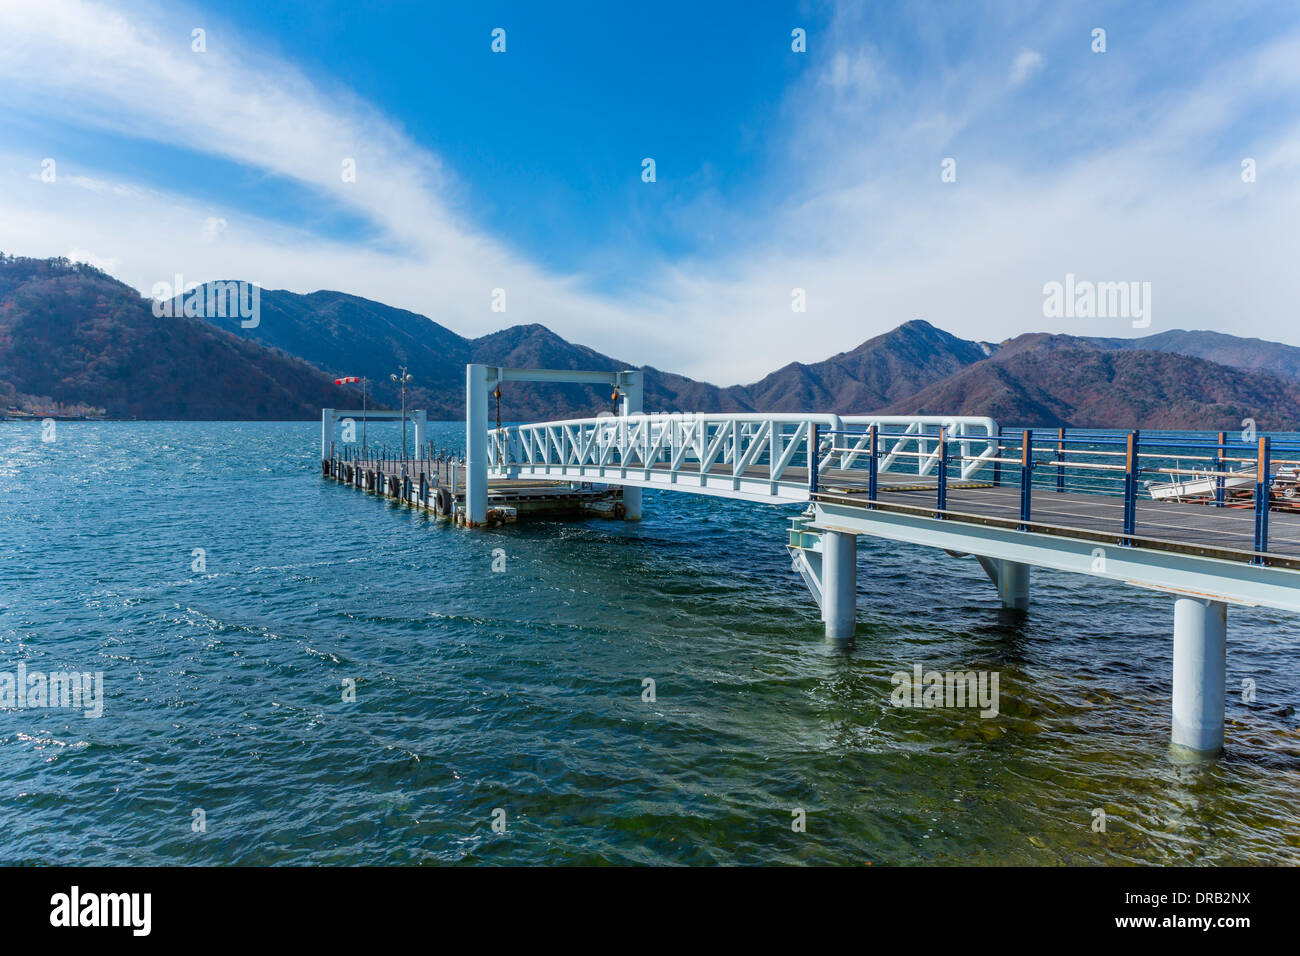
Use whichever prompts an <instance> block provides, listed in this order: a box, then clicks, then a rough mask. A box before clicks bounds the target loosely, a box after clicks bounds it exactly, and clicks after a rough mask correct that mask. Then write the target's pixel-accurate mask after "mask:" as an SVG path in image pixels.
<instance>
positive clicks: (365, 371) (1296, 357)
mask: <svg viewBox="0 0 1300 956" xmlns="http://www.w3.org/2000/svg"><path fill="white" fill-rule="evenodd" d="M177 311H178V317H177V318H157V317H155V316H154V315H153V313H152V309H151V300H148V299H144V298H141V297H140V296H139V295H138V294H137V293H135V292H134V291H133V290H132V289H130V288H129V287H127V286H125V285H123V284H122V283H120V282H117V281H116V280H114V279H112V278H110V277H109V276H107V275H105V274H104V273H102V272H100V271H99V270H96V269H93V268H91V267H89V266H84V265H77V264H74V263H70V262H68V261H66V260H60V259H52V260H36V259H14V258H4V257H0V400H3V402H4V404H5V405H14V404H18V405H22V406H27V407H36V406H40V407H41V408H42V409H45V408H48V407H50V406H51V405H53V404H56V403H57V404H58V405H59V407H60V408H63V409H70V410H73V411H74V412H75V411H76V410H78V409H100V408H102V409H104V410H105V411H106V413H107V414H108V415H110V416H112V417H131V416H139V417H174V418H314V417H316V415H317V414H319V409H320V407H321V406H331V407H335V408H341V407H348V406H356V405H358V404H360V402H359V397H360V396H359V395H358V394H357V392H356V390H355V389H347V388H339V387H336V386H334V385H333V381H332V380H333V379H334V378H335V377H340V376H343V375H364V376H366V377H367V378H368V379H369V386H370V400H371V402H372V403H374V404H376V405H378V404H383V405H387V406H389V407H393V406H396V405H397V404H398V402H399V401H400V393H399V391H398V388H397V387H396V385H395V384H394V383H393V382H392V381H391V380H390V378H389V375H390V373H392V372H395V371H396V370H397V369H398V367H399V366H402V365H405V366H406V367H407V368H408V370H409V372H410V373H411V375H412V377H413V381H412V383H411V386H410V387H409V389H408V393H407V402H408V405H409V406H410V407H413V408H424V409H426V410H427V411H428V413H429V416H430V417H431V418H434V419H444V420H454V419H458V418H462V417H463V416H464V391H465V389H464V381H465V365H466V364H467V363H469V362H481V363H484V364H488V365H503V366H510V367H522V368H559V369H593V368H594V369H625V368H634V367H636V366H635V365H633V363H630V362H628V361H625V360H623V359H619V358H614V357H611V356H608V355H603V354H601V353H599V352H597V351H595V350H593V349H590V348H587V347H585V346H582V345H577V344H574V343H572V342H568V341H566V340H565V339H564V338H562V337H561V336H559V335H556V334H555V333H554V332H552V331H551V330H549V329H547V328H546V327H545V326H541V325H516V326H511V327H509V328H506V329H502V330H500V331H498V332H493V333H491V334H489V335H484V336H481V337H479V338H467V337H465V336H461V335H458V334H457V333H455V332H453V331H452V330H450V329H448V328H446V327H445V326H443V325H440V324H438V323H437V322H435V321H433V320H432V319H429V318H426V317H425V316H422V315H419V314H417V313H415V312H410V311H408V310H405V309H397V308H393V307H392V306H387V305H384V304H382V303H379V302H373V301H371V300H369V299H363V298H361V297H360V296H354V295H348V294H346V293H342V292H331V291H320V292H313V293H311V294H309V295H300V294H297V293H292V292H286V291H282V290H261V291H260V313H259V321H258V323H257V325H255V326H254V327H252V328H248V329H245V328H242V326H241V323H240V322H239V321H238V320H237V319H233V318H232V319H219V318H211V319H205V318H201V317H195V318H185V317H182V313H180V311H179V310H177ZM641 369H642V371H643V372H644V377H645V408H646V409H647V410H649V411H702V412H709V411H723V412H744V411H790V412H797V411H810V410H817V411H834V412H839V413H867V412H876V411H885V412H892V413H897V414H916V413H933V414H968V415H989V416H992V417H994V418H996V419H997V420H998V421H1000V422H1002V423H1003V424H1004V425H1008V426H1011V427H1014V426H1018V425H1025V424H1028V425H1034V426H1041V427H1055V426H1062V425H1065V426H1071V427H1085V428H1100V427H1139V428H1207V429H1221V428H1230V429H1236V428H1239V427H1240V426H1241V422H1242V420H1243V419H1245V418H1254V419H1255V420H1256V421H1257V422H1258V423H1259V424H1260V426H1261V427H1262V428H1265V429H1274V430H1277V429H1288V430H1290V429H1300V348H1295V347H1293V346H1288V345H1282V344H1279V343H1274V342H1265V341H1262V340H1259V339H1242V338H1237V337H1236V336H1231V335H1223V334H1221V333H1216V332H1188V331H1182V330H1175V331H1170V332H1161V333H1158V334H1156V335H1151V336H1147V337H1146V338H1140V339H1118V338H1101V337H1087V336H1073V335H1059V334H1052V333H1045V332H1033V333H1027V334H1025V335H1021V336H1017V337H1016V338H1013V339H1009V340H1007V341H1005V342H1001V343H998V344H991V343H984V342H974V341H969V340H966V339H962V338H958V337H957V336H954V335H951V334H949V333H947V332H944V331H943V330H941V329H938V328H935V327H934V326H933V325H930V324H929V323H927V322H923V321H919V320H917V321H912V322H906V323H904V324H903V325H900V326H899V327H898V328H896V329H893V330H892V331H889V332H886V333H884V334H883V335H877V336H875V337H874V338H871V339H868V340H867V341H866V342H863V343H862V344H861V345H859V346H858V347H857V348H854V349H852V350H851V351H848V352H841V353H840V354H838V355H834V356H831V357H830V358H828V359H826V360H825V361H822V362H815V363H798V362H796V363H791V364H789V365H786V366H784V367H783V368H780V369H778V370H777V371H775V372H772V373H771V374H770V375H767V376H765V377H764V378H762V379H760V380H759V381H757V382H753V383H751V384H748V385H732V386H727V387H719V386H716V385H712V384H709V383H708V382H701V381H696V380H694V379H690V378H687V377H685V376H683V375H677V374H674V373H672V372H666V371H663V370H660V369H656V368H653V367H650V366H641ZM501 391H502V397H501V418H502V420H503V421H530V420H543V419H555V418H562V417H586V416H590V415H593V414H596V413H598V412H600V411H602V410H604V409H607V408H610V406H611V397H610V394H609V391H608V389H607V388H603V387H602V388H596V387H592V386H582V385H556V386H550V385H537V384H528V383H506V384H505V385H503V386H502V389H501ZM42 403H43V404H42ZM489 409H490V411H489V414H490V416H492V417H495V408H494V407H492V405H491V404H490V405H489Z"/></svg>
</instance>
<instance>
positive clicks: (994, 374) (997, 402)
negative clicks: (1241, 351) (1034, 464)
mask: <svg viewBox="0 0 1300 956" xmlns="http://www.w3.org/2000/svg"><path fill="white" fill-rule="evenodd" d="M1022 338H1024V337H1022ZM1062 338H1065V339H1067V340H1068V337H1060V336H1047V337H1046V338H1044V339H1039V340H1037V341H1031V342H1022V341H1020V340H1019V339H1015V340H1012V342H1010V343H1008V345H1007V346H1004V347H1003V348H1000V349H999V350H998V351H997V352H995V353H994V355H993V356H992V357H991V358H989V359H986V360H984V361H982V362H979V363H976V364H975V365H972V366H969V367H968V368H965V369H963V370H962V371H960V372H958V373H957V374H955V375H953V376H952V377H950V378H948V379H945V380H944V381H942V382H937V383H935V384H933V385H931V386H929V387H928V388H925V389H922V390H921V391H920V392H918V393H917V394H915V395H912V396H910V397H909V398H907V399H905V400H903V401H901V402H898V403H895V404H894V405H893V407H892V408H891V409H890V411H892V412H894V413H896V414H935V415H949V414H951V415H988V416H990V417H992V418H994V419H996V420H997V421H998V422H999V423H1000V424H1002V425H1006V426H1013V427H1014V426H1029V425H1032V426H1039V427H1041V426H1047V427H1061V426H1064V427H1070V428H1111V427H1138V428H1156V429H1211V430H1217V429H1228V430H1236V429H1239V428H1240V427H1241V423H1242V420H1243V419H1246V418H1254V419H1255V420H1256V422H1257V423H1258V425H1259V427H1260V428H1261V429H1263V430H1281V431H1295V430H1300V383H1297V382H1292V381H1288V380H1286V379H1282V378H1279V377H1277V376H1276V375H1271V374H1269V373H1266V372H1249V371H1245V370H1243V369H1236V368H1230V367H1229V366H1226V365H1221V364H1218V363H1215V362H1209V361H1206V360H1205V359H1200V358H1192V357H1190V356H1186V355H1179V354H1175V353H1172V352H1165V351H1143V350H1138V349H1106V348H1103V347H1101V346H1098V345H1096V344H1093V345H1092V346H1090V347H1084V348H1080V347H1074V346H1071V345H1070V344H1069V343H1068V341H1064V342H1063V341H1061V340H1062Z"/></svg>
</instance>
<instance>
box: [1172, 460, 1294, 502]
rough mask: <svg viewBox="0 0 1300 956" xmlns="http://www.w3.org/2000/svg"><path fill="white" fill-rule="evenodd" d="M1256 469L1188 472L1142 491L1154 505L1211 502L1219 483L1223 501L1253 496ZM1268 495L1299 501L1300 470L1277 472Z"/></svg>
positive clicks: (1287, 469) (1288, 469) (1283, 469)
mask: <svg viewBox="0 0 1300 956" xmlns="http://www.w3.org/2000/svg"><path fill="white" fill-rule="evenodd" d="M1258 473H1259V469H1258V468H1242V469H1241V470H1239V471H1227V472H1217V471H1210V470H1208V469H1207V470H1205V471H1197V470H1195V469H1193V470H1192V472H1191V475H1190V477H1181V478H1179V479H1176V480H1174V481H1148V482H1147V483H1146V489H1147V491H1149V492H1150V493H1151V497H1152V498H1154V499H1155V500H1156V501H1186V500H1188V499H1197V498H1213V497H1214V496H1215V489H1216V487H1217V485H1218V483H1219V482H1220V481H1222V482H1223V493H1224V496H1225V497H1231V496H1232V492H1234V491H1250V492H1253V491H1254V489H1255V484H1256V480H1257V479H1256V475H1257V474H1258ZM1269 491H1270V493H1271V494H1272V495H1273V496H1275V497H1280V498H1286V499H1288V500H1292V501H1294V500H1295V499H1296V498H1300V466H1297V465H1290V466H1288V467H1286V468H1282V469H1279V470H1278V472H1277V473H1276V474H1274V475H1273V476H1272V479H1271V481H1270V482H1269Z"/></svg>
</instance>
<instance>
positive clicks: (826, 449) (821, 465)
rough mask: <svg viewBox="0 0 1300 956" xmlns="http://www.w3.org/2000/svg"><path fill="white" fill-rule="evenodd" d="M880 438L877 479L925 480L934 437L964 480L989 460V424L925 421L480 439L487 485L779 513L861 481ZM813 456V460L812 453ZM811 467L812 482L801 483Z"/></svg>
mask: <svg viewBox="0 0 1300 956" xmlns="http://www.w3.org/2000/svg"><path fill="white" fill-rule="evenodd" d="M871 425H876V426H877V427H878V429H881V430H885V429H887V430H888V434H889V435H890V438H889V439H887V442H888V444H887V445H885V446H882V447H881V448H880V458H879V462H878V467H877V471H878V474H881V475H886V476H903V475H909V476H912V477H925V476H928V475H930V474H932V473H933V472H934V470H935V468H936V466H937V465H938V463H939V460H940V458H939V456H940V454H941V452H940V433H941V432H942V433H943V434H944V436H945V438H946V440H947V441H948V442H949V443H950V446H949V447H950V448H951V449H952V450H953V451H954V452H956V451H957V450H958V449H960V454H959V455H957V454H954V456H953V460H954V461H955V462H960V474H961V477H962V478H963V479H965V478H969V477H971V476H972V475H974V474H975V473H976V472H978V471H979V470H980V469H981V468H983V467H985V466H986V465H987V464H988V462H989V461H990V460H991V459H992V458H994V457H995V456H996V454H997V441H998V427H997V423H996V422H994V421H993V420H992V419H991V418H976V417H953V416H935V415H909V416H866V415H843V416H842V415H829V414H720V413H718V414H715V413H696V412H673V413H661V414H628V415H619V416H615V415H608V416H601V417H596V418H579V419H569V420H565V421H553V422H539V423H536V424H529V425H512V426H509V427H505V428H499V429H493V430H491V431H489V432H488V435H487V443H486V444H487V447H486V457H487V472H488V475H489V476H490V477H493V478H507V479H508V478H535V479H548V478H549V479H558V480H568V481H584V482H599V483H605V484H618V485H625V486H631V487H641V488H663V489H667V490H671V491H685V492H692V493H695V494H707V495H718V496H722V497H727V498H738V499H742V500H747V501H757V502H766V503H770V504H780V503H783V502H803V501H808V500H809V496H810V493H811V491H812V490H814V489H815V488H816V480H817V479H822V480H825V479H826V478H828V477H829V478H834V479H836V480H839V481H852V480H854V479H855V478H856V479H859V480H861V481H864V482H865V480H866V474H867V465H868V460H869V458H870V432H869V427H870V426H871ZM814 449H815V451H814ZM810 461H815V462H816V471H817V478H813V476H811V475H810V473H809V467H808V466H809V462H810Z"/></svg>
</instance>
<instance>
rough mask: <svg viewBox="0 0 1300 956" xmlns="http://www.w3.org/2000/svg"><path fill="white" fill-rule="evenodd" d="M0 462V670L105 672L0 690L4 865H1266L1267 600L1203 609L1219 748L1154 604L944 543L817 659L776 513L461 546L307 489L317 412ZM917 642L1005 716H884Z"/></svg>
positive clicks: (1285, 855) (101, 442)
mask: <svg viewBox="0 0 1300 956" xmlns="http://www.w3.org/2000/svg"><path fill="white" fill-rule="evenodd" d="M458 431H459V429H458V426H455V425H446V426H435V427H434V429H433V432H434V433H433V435H432V437H433V438H434V439H435V440H436V441H439V442H446V443H454V442H456V441H457V440H458V438H459V434H458ZM0 452H2V453H0V581H3V590H0V672H3V671H8V672H13V671H14V670H15V669H16V667H17V665H18V662H20V661H21V662H24V663H25V664H26V666H27V668H28V670H29V671H31V670H41V671H53V670H59V669H77V670H83V671H102V672H103V675H104V685H105V701H104V714H103V716H102V717H101V718H98V719H87V718H85V717H82V716H81V715H80V714H79V713H74V712H71V711H68V710H56V709H44V710H32V709H25V710H14V709H11V710H8V711H0V779H3V796H2V798H0V862H3V863H66V864H84V863H140V864H165V863H184V864H216V863H243V864H268V863H298V864H303V863H350V864H365V863H451V862H465V863H470V862H486V863H602V862H606V863H696V864H697V863H710V862H718V863H745V864H758V863H841V864H843V863H851V864H864V863H868V862H870V863H873V864H875V865H882V864H907V863H945V864H972V863H1011V864H1055V863H1205V864H1224V863H1266V864H1291V865H1294V864H1296V863H1297V862H1300V808H1298V807H1297V791H1298V789H1300V786H1298V785H1300V733H1298V732H1297V723H1296V718H1295V717H1290V716H1281V715H1280V714H1279V713H1278V711H1279V709H1280V708H1283V707H1284V706H1285V705H1288V704H1292V705H1293V704H1296V703H1297V702H1300V668H1297V666H1296V664H1297V661H1298V660H1300V619H1298V618H1297V617H1295V616H1292V615H1287V614H1282V613H1279V612H1272V611H1268V610H1245V609H1233V610H1232V612H1231V614H1230V623H1229V651H1228V668H1229V671H1228V689H1229V698H1228V717H1229V721H1230V727H1229V748H1230V749H1229V751H1228V753H1227V755H1226V756H1225V757H1224V758H1223V759H1220V760H1217V761H1211V762H1188V761H1185V760H1182V759H1180V758H1179V757H1178V756H1177V755H1176V754H1174V753H1171V751H1170V748H1169V746H1168V736H1169V713H1168V711H1169V700H1168V695H1169V680H1170V666H1171V662H1170V652H1171V640H1170V633H1171V623H1172V607H1171V602H1170V600H1169V599H1168V598H1165V597H1161V596H1159V595H1155V594H1150V593H1145V592H1142V591H1139V590H1136V589H1132V588H1127V587H1125V586H1123V585H1120V584H1113V583H1107V582H1101V581H1096V580H1091V579H1082V578H1075V577H1070V576H1066V575H1061V574H1055V573H1052V572H1045V571H1036V572H1035V579H1034V592H1033V609H1032V612H1031V613H1030V614H1029V615H1028V616H1024V617H1017V616H1014V615H1008V614H1006V613H1005V612H1001V611H1000V610H998V607H997V602H996V600H995V594H994V591H993V589H992V587H991V586H990V585H989V584H988V582H987V580H986V579H985V578H984V576H983V572H982V571H980V569H979V567H978V566H977V565H976V563H975V562H974V561H973V560H971V559H969V558H967V559H956V558H951V557H948V556H947V555H945V554H943V553H942V552H935V551H930V550H925V549H919V548H911V547H898V546H894V545H888V546H886V545H883V544H878V543H875V542H872V541H869V540H863V541H862V543H861V545H860V550H859V566H860V575H859V581H860V594H859V635H858V638H857V639H856V641H855V642H854V643H853V644H852V645H851V646H850V647H848V648H844V647H837V646H834V645H828V644H827V643H826V642H825V640H824V639H823V637H822V634H821V628H820V626H819V624H818V621H817V614H816V610H815V608H814V606H813V604H812V602H811V599H810V598H809V597H808V596H807V594H806V593H805V591H804V590H803V586H802V584H801V582H800V581H799V580H798V578H796V577H795V576H794V575H793V574H792V573H791V571H790V562H789V559H788V557H787V555H786V552H785V549H784V547H783V545H784V542H785V525H786V522H785V519H786V517H787V516H788V515H789V514H790V512H789V511H785V510H778V509H770V508H766V507H760V506H756V505H750V504H744V503H738V502H726V501H720V500H716V499H704V498H695V497H692V496H688V495H672V494H647V495H646V519H645V520H644V521H643V522H641V523H639V524H624V523H622V522H613V521H603V520H598V519H592V520H588V521H583V522H572V523H558V522H545V523H542V522H539V523H532V524H519V525H515V526H510V527H508V528H505V529H499V530H494V531H486V532H481V531H480V532H468V531H463V530H458V529H454V528H452V527H450V526H448V525H447V524H445V523H440V522H438V521H437V520H436V519H433V518H431V517H428V516H427V515H425V514H423V513H417V512H414V511H412V510H410V509H406V508H402V507H400V506H398V505H395V504H392V503H389V502H386V501H383V500H380V499H378V498H375V497H372V496H369V495H366V494H364V493H362V492H359V491H356V490H353V489H349V488H345V487H343V486H340V485H336V484H333V483H331V482H327V481H325V480H323V479H322V478H321V477H320V474H319V465H318V457H319V427H318V426H317V425H315V424H312V423H253V424H243V423H241V424H214V423H59V424H58V426H57V432H56V440H55V441H54V442H42V441H41V434H40V426H39V425H38V424H35V423H30V424H28V423H9V424H0ZM497 548H501V549H504V552H505V556H506V570H505V571H504V572H503V573H494V572H493V571H492V561H493V550H494V549H497ZM195 549H203V550H204V552H205V560H206V567H205V569H204V570H202V571H201V572H199V571H194V570H192V564H193V562H194V560H195V558H194V556H193V552H194V550H195ZM916 663H921V664H923V665H924V666H925V667H926V668H927V669H930V668H933V669H939V670H956V669H962V670H969V669H982V670H992V671H997V672H998V673H999V675H1000V689H1001V713H1000V715H999V716H998V717H996V718H991V719H988V720H984V719H981V718H980V717H979V716H978V715H976V714H975V713H973V712H972V711H970V710H960V709H936V710H904V709H896V708H892V707H890V706H889V693H890V690H891V689H892V685H891V680H890V677H891V675H892V674H893V673H894V672H895V671H900V670H905V671H910V670H911V668H912V666H913V665H914V664H916ZM645 678H651V679H653V680H654V681H655V682H656V699H655V700H654V702H652V703H651V702H645V701H643V699H642V687H643V684H642V682H643V679H645ZM1244 678H1250V679H1253V680H1254V681H1255V682H1256V685H1257V693H1258V704H1257V706H1254V707H1250V706H1247V705H1246V704H1244V703H1243V702H1242V701H1241V699H1240V693H1239V688H1240V686H1241V681H1242V680H1243V679H1244ZM346 679H351V680H355V681H356V688H357V690H356V700H355V702H352V703H349V702H345V701H344V700H343V699H342V698H343V691H342V687H343V682H344V681H345V680H346ZM1096 808H1102V809H1104V810H1105V813H1106V816H1107V828H1106V832H1104V833H1097V832H1093V831H1092V829H1091V828H1090V824H1092V822H1093V819H1094V815H1093V810H1094V809H1096ZM498 809H500V810H501V811H503V812H504V819H505V832H504V833H497V832H494V830H493V828H492V822H493V819H494V811H496V810H498ZM196 810H201V811H203V814H204V815H205V822H206V829H205V830H203V831H202V832H195V830H194V821H195V819H196V817H195V811H196ZM796 810H803V811H804V812H805V813H806V817H807V829H806V832H795V831H794V830H792V827H791V823H792V820H793V819H794V817H793V812H794V811H796ZM499 817H500V815H498V818H499Z"/></svg>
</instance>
